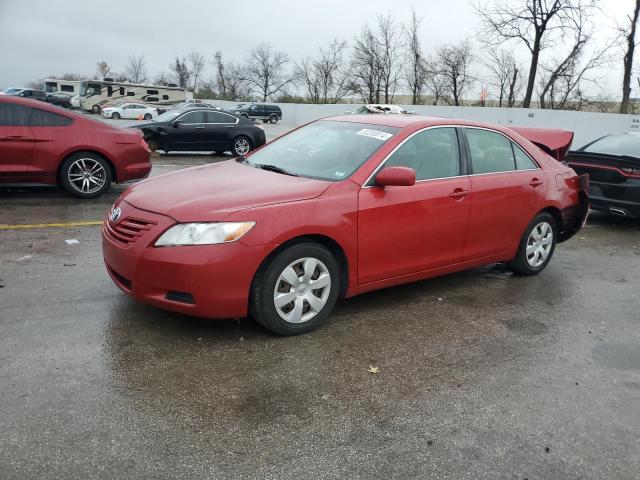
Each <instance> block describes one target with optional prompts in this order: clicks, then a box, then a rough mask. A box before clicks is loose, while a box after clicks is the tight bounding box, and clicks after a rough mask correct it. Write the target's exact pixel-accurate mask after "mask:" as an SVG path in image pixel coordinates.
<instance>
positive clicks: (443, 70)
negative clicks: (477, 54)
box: [437, 40, 473, 106]
mask: <svg viewBox="0 0 640 480" xmlns="http://www.w3.org/2000/svg"><path fill="white" fill-rule="evenodd" d="M437 55H438V64H437V65H438V67H437V68H438V69H439V74H440V75H442V76H443V77H444V93H445V94H446V95H447V98H448V99H447V98H446V99H445V100H446V101H447V102H448V103H449V104H451V103H453V104H454V105H456V106H458V105H462V96H463V95H464V93H465V91H466V89H467V88H468V87H469V86H470V84H471V82H472V81H473V76H472V74H471V62H472V60H473V54H472V52H471V45H470V44H469V41H468V40H464V41H462V42H460V43H458V44H455V45H444V46H442V47H440V48H438V51H437Z"/></svg>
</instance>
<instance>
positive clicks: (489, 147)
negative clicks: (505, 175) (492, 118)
mask: <svg viewBox="0 0 640 480" xmlns="http://www.w3.org/2000/svg"><path fill="white" fill-rule="evenodd" d="M466 134H467V140H468V141H469V151H470V153H471V165H472V167H473V173H475V174H478V173H494V172H508V171H511V170H514V169H515V160H514V157H513V150H512V149H511V141H510V140H509V139H507V137H505V136H504V135H500V134H499V133H495V132H490V131H488V130H481V129H478V128H467V129H466Z"/></svg>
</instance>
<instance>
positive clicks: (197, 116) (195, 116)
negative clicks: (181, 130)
mask: <svg viewBox="0 0 640 480" xmlns="http://www.w3.org/2000/svg"><path fill="white" fill-rule="evenodd" d="M204 113H205V112H189V113H187V114H185V115H183V116H182V117H180V118H179V119H178V121H179V122H182V123H205V122H204Z"/></svg>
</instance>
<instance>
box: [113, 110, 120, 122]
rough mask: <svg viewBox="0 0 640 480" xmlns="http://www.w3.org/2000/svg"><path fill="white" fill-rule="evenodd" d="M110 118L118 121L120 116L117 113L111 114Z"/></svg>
mask: <svg viewBox="0 0 640 480" xmlns="http://www.w3.org/2000/svg"><path fill="white" fill-rule="evenodd" d="M111 118H113V119H114V120H119V119H120V114H119V113H118V112H113V113H112V114H111Z"/></svg>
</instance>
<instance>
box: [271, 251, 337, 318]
mask: <svg viewBox="0 0 640 480" xmlns="http://www.w3.org/2000/svg"><path fill="white" fill-rule="evenodd" d="M330 292H331V274H330V273H329V269H328V268H327V266H326V265H325V264H324V263H322V262H321V261H320V260H318V259H317V258H313V257H305V258H300V259H298V260H295V261H294V262H291V263H290V264H289V265H288V266H287V267H286V268H285V269H284V270H283V271H282V273H281V274H280V276H279V277H278V281H277V282H276V286H275V289H274V291H273V304H274V306H275V308H276V311H277V312H278V315H280V317H281V318H282V319H283V320H284V321H286V322H288V323H304V322H308V321H309V320H311V319H312V318H313V317H315V316H316V315H317V314H318V313H320V312H321V311H322V309H323V308H324V307H325V305H326V304H327V300H328V298H329V293H330Z"/></svg>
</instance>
